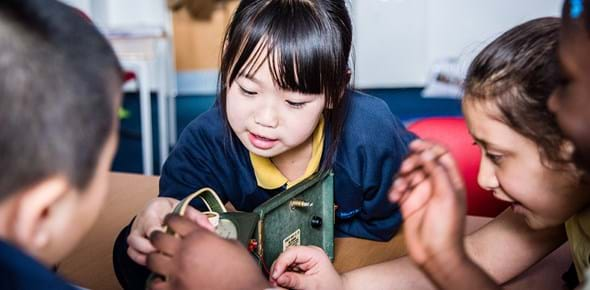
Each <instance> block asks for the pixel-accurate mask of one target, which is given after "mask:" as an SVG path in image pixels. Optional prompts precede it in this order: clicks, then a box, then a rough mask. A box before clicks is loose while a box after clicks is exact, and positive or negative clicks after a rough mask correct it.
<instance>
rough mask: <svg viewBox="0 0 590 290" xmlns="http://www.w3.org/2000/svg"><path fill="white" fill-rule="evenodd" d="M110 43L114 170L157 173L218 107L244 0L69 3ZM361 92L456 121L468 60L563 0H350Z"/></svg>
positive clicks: (413, 114) (410, 115)
mask: <svg viewBox="0 0 590 290" xmlns="http://www.w3.org/2000/svg"><path fill="white" fill-rule="evenodd" d="M63 1H64V2H66V3H68V4H70V5H72V6H75V7H77V8H78V9H79V10H80V11H81V13H83V14H84V15H86V16H87V17H88V18H89V20H90V21H92V22H94V23H95V24H96V25H97V26H98V27H99V28H100V29H101V31H103V33H104V34H105V35H106V36H107V37H108V38H109V40H110V41H111V43H112V44H113V47H114V48H115V51H116V52H117V55H118V56H119V58H120V59H121V62H122V64H123V66H124V68H125V70H126V72H127V73H126V78H127V79H128V81H127V82H126V85H125V98H124V102H123V107H122V109H121V110H120V112H119V115H120V118H121V131H120V137H121V139H120V140H121V141H120V144H119V148H118V151H117V155H116V157H115V161H114V164H113V170H114V171H123V172H135V173H143V174H147V175H157V174H158V173H159V171H160V168H161V165H162V164H163V161H164V160H165V159H166V156H167V155H168V153H169V151H170V149H171V148H172V147H173V146H174V143H175V141H176V139H177V138H178V135H179V134H180V133H181V132H182V129H183V128H184V127H185V126H186V125H187V124H188V123H189V122H190V121H191V120H192V119H193V118H195V117H196V116H198V115H199V114H201V113H203V112H204V111H205V110H207V109H208V108H209V107H210V106H211V105H212V104H213V102H214V100H215V97H216V88H217V73H218V67H219V63H220V49H221V41H222V38H223V33H224V30H225V27H226V25H227V23H228V21H229V18H230V16H231V14H232V12H233V10H234V9H235V7H236V6H237V4H238V3H239V1H238V0H232V1H230V0H168V1H165V0H63ZM348 4H349V9H350V13H351V16H352V19H353V25H354V32H353V33H354V36H355V40H354V52H353V56H352V59H351V63H352V67H353V71H354V80H353V85H354V87H355V88H357V89H359V90H362V91H366V92H368V93H370V94H373V95H376V96H378V97H380V98H382V99H384V100H385V101H386V102H387V103H388V104H389V106H390V108H391V111H392V112H393V113H394V114H396V115H397V116H398V117H399V118H400V119H401V120H402V121H403V122H404V123H406V124H409V123H411V122H413V121H415V120H417V119H420V118H424V117H429V116H460V115H461V108H460V98H461V83H462V80H463V78H464V75H465V71H466V68H467V65H468V64H469V62H470V61H471V60H472V59H473V57H474V56H475V54H477V52H478V51H479V50H480V49H482V48H483V46H485V45H486V44H487V43H488V42H489V41H491V40H492V39H493V38H495V37H496V36H498V35H499V34H500V33H502V32H504V31H506V30H508V29H509V28H511V27H513V26H515V25H517V24H519V23H522V22H524V21H526V20H529V19H533V18H536V17H541V16H558V15H560V8H561V4H562V0H517V1H514V0H494V1H489V0H349V3H348Z"/></svg>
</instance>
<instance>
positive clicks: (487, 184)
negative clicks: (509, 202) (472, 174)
mask: <svg viewBox="0 0 590 290" xmlns="http://www.w3.org/2000/svg"><path fill="white" fill-rule="evenodd" d="M490 163H491V162H490V161H489V160H487V159H486V158H485V157H484V155H483V154H482V158H481V162H480V163H479V173H478V174H477V183H478V184H479V186H481V188H483V189H485V190H494V189H496V188H498V186H499V185H500V184H499V182H498V178H497V177H496V172H495V170H494V167H493V166H492V164H490Z"/></svg>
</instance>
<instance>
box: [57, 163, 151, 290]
mask: <svg viewBox="0 0 590 290" xmlns="http://www.w3.org/2000/svg"><path fill="white" fill-rule="evenodd" d="M157 195H158V177H155V176H143V175H137V174H124V173H112V174H111V175H110V185H109V194H108V197H107V200H106V202H105V207H104V208H103V209H102V212H101V214H100V216H99V218H98V220H97V222H96V224H95V225H94V227H93V228H92V229H91V230H90V233H89V234H88V235H87V236H86V237H85V238H84V239H83V240H82V242H81V243H80V245H79V246H78V248H77V249H76V250H75V251H74V252H73V254H72V255H70V256H69V257H68V258H66V259H65V260H64V261H62V262H61V263H60V264H59V270H58V272H59V273H61V274H62V275H63V276H65V277H66V278H68V279H69V280H70V281H72V282H74V283H77V284H78V285H80V286H83V287H85V288H89V289H97V290H100V289H121V287H120V286H119V283H118V282H117V278H116V277H115V273H114V270H113V263H112V252H113V245H114V243H115V238H116V237H117V234H118V233H119V231H120V230H121V229H122V228H123V227H124V226H125V225H127V224H128V223H129V221H131V218H133V216H134V215H135V214H137V213H138V212H139V211H140V210H141V209H143V207H144V206H145V204H146V202H147V201H148V200H149V199H150V198H152V197H155V196H157Z"/></svg>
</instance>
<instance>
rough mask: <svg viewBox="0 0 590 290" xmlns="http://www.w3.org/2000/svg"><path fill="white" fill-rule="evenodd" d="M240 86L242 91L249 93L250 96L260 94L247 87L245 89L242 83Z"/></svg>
mask: <svg viewBox="0 0 590 290" xmlns="http://www.w3.org/2000/svg"><path fill="white" fill-rule="evenodd" d="M238 87H240V90H241V91H242V93H244V94H245V95H248V96H254V95H256V94H258V93H257V92H254V91H249V90H246V89H244V87H242V86H240V85H238Z"/></svg>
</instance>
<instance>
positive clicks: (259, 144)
mask: <svg viewBox="0 0 590 290" xmlns="http://www.w3.org/2000/svg"><path fill="white" fill-rule="evenodd" d="M248 139H249V140H250V143H251V144H252V145H253V146H254V147H256V148H258V149H262V150H268V149H270V148H272V147H273V146H275V144H277V142H278V140H277V139H268V138H264V137H262V136H258V135H256V134H253V133H248Z"/></svg>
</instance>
